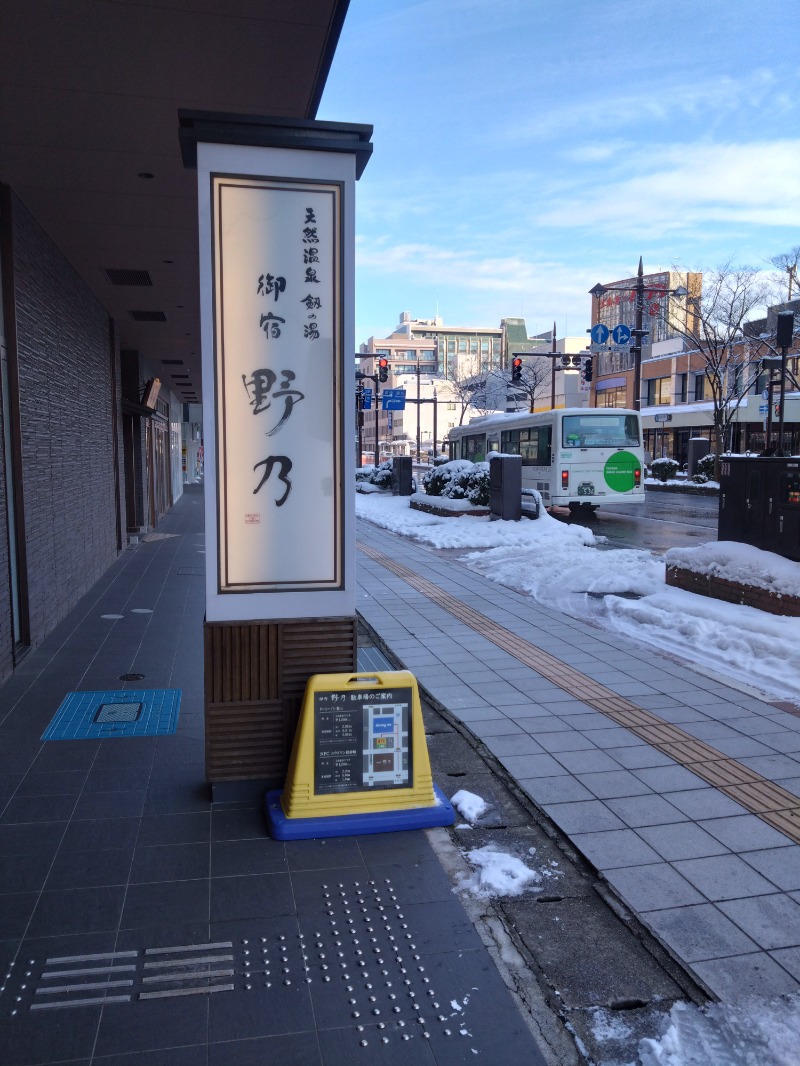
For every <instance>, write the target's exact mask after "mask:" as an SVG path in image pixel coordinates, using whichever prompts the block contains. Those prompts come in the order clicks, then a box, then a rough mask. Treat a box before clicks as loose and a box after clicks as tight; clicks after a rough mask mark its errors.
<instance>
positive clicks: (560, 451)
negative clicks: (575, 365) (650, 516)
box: [448, 407, 644, 510]
mask: <svg viewBox="0 0 800 1066" xmlns="http://www.w3.org/2000/svg"><path fill="white" fill-rule="evenodd" d="M448 441H449V447H450V458H451V459H471V460H472V461H473V462H475V463H479V462H482V461H483V460H484V459H486V457H487V456H488V455H489V453H490V452H500V453H501V454H503V455H520V456H522V488H523V491H524V490H525V489H537V490H538V491H539V492H540V493H541V496H542V502H543V504H544V506H545V507H548V508H550V507H569V508H570V510H579V509H584V510H589V509H591V510H594V509H595V508H597V507H599V506H600V505H601V504H603V503H608V502H609V501H611V500H613V501H615V502H616V503H623V502H624V503H643V502H644V450H643V447H642V421H641V417H640V415H639V412H638V411H629V410H622V409H620V408H613V407H610V408H595V407H591V408H586V407H574V408H569V407H568V408H564V409H562V410H555V411H542V412H540V413H538V414H529V413H527V412H525V413H515V414H497V415H484V416H483V417H481V418H473V419H472V421H471V422H470V423H469V424H468V425H466V426H456V427H455V428H454V429H451V430H450V432H449V434H448Z"/></svg>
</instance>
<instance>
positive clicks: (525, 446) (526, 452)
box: [501, 426, 552, 466]
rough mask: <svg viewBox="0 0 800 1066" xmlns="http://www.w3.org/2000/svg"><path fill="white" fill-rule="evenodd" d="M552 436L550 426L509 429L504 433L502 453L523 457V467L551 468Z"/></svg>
mask: <svg viewBox="0 0 800 1066" xmlns="http://www.w3.org/2000/svg"><path fill="white" fill-rule="evenodd" d="M551 435H552V430H551V427H550V426H534V427H533V428H532V429H509V430H506V432H504V433H503V436H502V448H501V451H503V452H505V453H506V454H507V455H521V456H522V465H523V466H549V465H550V439H551Z"/></svg>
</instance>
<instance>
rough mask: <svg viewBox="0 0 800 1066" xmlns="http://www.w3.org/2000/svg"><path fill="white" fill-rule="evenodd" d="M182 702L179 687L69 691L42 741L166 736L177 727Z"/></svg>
mask: <svg viewBox="0 0 800 1066" xmlns="http://www.w3.org/2000/svg"><path fill="white" fill-rule="evenodd" d="M180 703H181V690H180V689H178V688H172V689H171V688H162V689H126V690H125V691H124V692H69V693H67V695H66V696H65V698H64V700H63V701H62V703H61V706H60V707H59V708H58V710H57V711H56V713H55V716H54V717H53V719H52V721H51V722H50V724H49V725H48V727H47V729H46V730H45V731H44V733H43V734H42V740H86V739H103V738H104V737H157V736H166V735H167V734H169V733H174V732H175V729H176V727H177V725H178V714H179V712H180Z"/></svg>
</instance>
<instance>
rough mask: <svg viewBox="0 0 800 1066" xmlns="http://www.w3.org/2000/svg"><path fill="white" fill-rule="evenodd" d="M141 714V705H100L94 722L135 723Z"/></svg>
mask: <svg viewBox="0 0 800 1066" xmlns="http://www.w3.org/2000/svg"><path fill="white" fill-rule="evenodd" d="M141 713H142V705H141V703H101V704H100V709H99V710H98V711H97V713H96V714H95V716H94V720H95V722H98V723H100V724H103V723H104V722H135V721H137V720H138V718H139V715H140V714H141Z"/></svg>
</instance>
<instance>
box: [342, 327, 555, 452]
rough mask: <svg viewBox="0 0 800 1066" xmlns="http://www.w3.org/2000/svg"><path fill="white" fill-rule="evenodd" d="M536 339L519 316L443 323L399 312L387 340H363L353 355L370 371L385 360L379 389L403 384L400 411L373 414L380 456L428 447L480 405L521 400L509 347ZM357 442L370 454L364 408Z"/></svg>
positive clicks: (501, 406)
mask: <svg viewBox="0 0 800 1066" xmlns="http://www.w3.org/2000/svg"><path fill="white" fill-rule="evenodd" d="M544 344H545V341H544V340H543V339H542V337H529V336H528V332H527V329H526V326H525V319H524V318H504V319H502V321H501V323H500V325H499V326H497V327H494V326H488V327H472V326H445V324H444V322H443V320H442V319H441V318H439V317H437V318H432V319H415V318H412V316H411V314H410V312H408V311H404V312H402V313H401V315H400V321H399V323H398V325H397V327H396V328H395V330H394V332H393V333H392V334H391V335H390V336H389V337H386V338H377V337H370V338H369V340H368V341H367V342H365V343H364V344H362V345H361V350H360V352H359V355H358V369H360V370H361V371H362V372H363V373H365V374H368V375H371V376H374V375H377V373H378V369H379V361H380V359H382V358H383V359H387V360H388V380H387V381H386V384H385V387H386V388H392V389H394V388H402V389H405V391H406V396H407V399H408V404H407V407H406V409H405V410H404V411H402V412H400V411H393V412H386V411H379V412H378V419H377V426H378V439H379V441H380V451H381V454H383V455H386V456H389V455H393V454H400V455H408V454H414V455H416V451H417V441H418V440H419V442H420V451H421V452H427V451H432V450H433V447H434V440H435V441H436V442H437V445H438V447H441V442H442V441H443V440H444V438H445V437H446V436H447V432H448V430H450V429H452V428H453V426H456V425H460V424H461V423H462V422H468V421H469V419H470V418H473V417H475V416H477V415H478V414H486V412H487V411H488V410H492V411H495V410H510V411H514V410H517V409H518V407H519V404H520V402H521V401H520V399H519V397H517V396H515V394H514V392H513V390H511V387H510V369H509V367H510V362H509V358H510V357H509V352H517V351H525V352H531V351H535V349H536V348H537V347H542V346H543V345H544ZM472 383H477V385H476V395H475V400H476V403H475V404H473V403H471V402H467V394H468V393H469V386H470V384H472ZM486 383H488V388H487V387H486ZM365 384H366V385H367V386H368V387H369V386H370V385H371V384H372V383H371V382H369V381H366V382H365ZM465 387H466V388H465ZM417 400H419V401H421V402H420V403H417ZM418 409H419V414H418V413H417V410H418ZM362 443H363V451H364V452H366V453H369V454H370V457H371V456H373V455H374V450H375V412H374V410H371V411H368V412H364V420H363V433H362Z"/></svg>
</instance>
